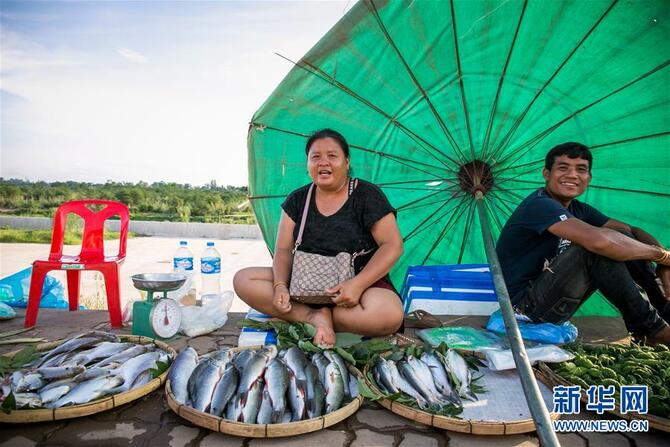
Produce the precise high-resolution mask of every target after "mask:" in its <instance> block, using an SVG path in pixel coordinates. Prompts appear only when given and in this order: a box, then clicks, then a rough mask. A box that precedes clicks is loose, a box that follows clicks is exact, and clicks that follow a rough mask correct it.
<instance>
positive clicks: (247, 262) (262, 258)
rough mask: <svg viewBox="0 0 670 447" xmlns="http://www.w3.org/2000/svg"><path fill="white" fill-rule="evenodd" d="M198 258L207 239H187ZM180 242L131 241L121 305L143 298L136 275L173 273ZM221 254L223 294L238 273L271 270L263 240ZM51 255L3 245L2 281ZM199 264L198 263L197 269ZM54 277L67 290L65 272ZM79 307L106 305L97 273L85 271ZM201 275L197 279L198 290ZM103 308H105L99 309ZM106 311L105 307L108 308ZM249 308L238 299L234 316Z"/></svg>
mask: <svg viewBox="0 0 670 447" xmlns="http://www.w3.org/2000/svg"><path fill="white" fill-rule="evenodd" d="M184 240H186V241H188V245H189V248H190V249H191V251H192V252H193V253H194V255H195V257H196V258H199V255H200V253H202V252H203V251H204V249H205V244H206V242H207V241H208V239H184ZM179 241H180V239H178V238H164V237H136V238H131V239H128V243H127V252H126V260H125V262H124V263H123V264H122V266H121V301H122V304H124V303H127V302H129V301H132V300H135V299H138V298H139V297H140V294H139V292H138V290H137V289H135V288H134V287H133V283H132V281H131V280H130V277H131V276H132V275H135V274H137V273H158V272H169V271H170V270H171V269H172V255H173V254H174V252H175V250H176V249H177V247H178V245H179ZM213 242H214V243H215V244H216V248H217V250H218V251H219V253H221V290H223V291H225V290H233V276H234V275H235V272H237V271H238V270H239V269H241V268H244V267H249V266H252V265H259V266H270V265H272V258H271V257H270V253H269V251H268V249H267V247H266V246H265V242H264V241H263V240H261V239H226V240H214V241H213ZM76 251H78V247H74V246H66V247H65V250H64V252H65V253H66V254H76ZM105 251H106V253H117V252H118V241H107V242H105ZM48 255H49V245H48V244H0V278H4V277H6V276H9V275H11V274H13V273H16V272H18V271H20V270H23V269H24V268H26V267H29V266H30V265H31V264H32V262H33V261H35V260H37V259H46V258H47V257H48ZM198 268H199V264H198V263H197V261H196V269H198ZM50 275H52V276H53V277H55V278H57V279H59V280H61V281H62V282H63V286H64V287H65V288H66V290H67V287H66V283H65V272H64V271H54V272H52V273H50ZM81 278H82V279H81V283H82V284H81V293H80V303H81V304H84V305H87V304H88V303H91V302H92V303H98V304H100V305H104V303H105V294H104V282H103V280H102V275H101V274H99V273H97V272H92V271H84V272H82V276H81ZM199 281H200V277H199V274H196V275H195V277H194V282H195V283H196V288H197V289H198V290H199ZM99 308H102V307H99ZM105 308H106V307H105ZM246 310H248V306H247V305H246V304H244V302H243V301H241V300H240V299H239V298H237V297H236V298H235V300H234V301H233V307H232V308H231V311H232V312H246Z"/></svg>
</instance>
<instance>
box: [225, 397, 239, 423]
mask: <svg viewBox="0 0 670 447" xmlns="http://www.w3.org/2000/svg"><path fill="white" fill-rule="evenodd" d="M241 418H242V405H241V403H240V396H239V394H236V395H235V396H233V398H232V399H231V400H230V401H229V402H228V406H226V419H228V420H231V421H240V419H241Z"/></svg>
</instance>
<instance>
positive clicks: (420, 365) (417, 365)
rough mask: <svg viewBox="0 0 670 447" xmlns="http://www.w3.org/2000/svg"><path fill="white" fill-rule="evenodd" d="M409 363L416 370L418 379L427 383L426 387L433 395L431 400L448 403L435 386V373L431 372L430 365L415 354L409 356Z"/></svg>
mask: <svg viewBox="0 0 670 447" xmlns="http://www.w3.org/2000/svg"><path fill="white" fill-rule="evenodd" d="M407 363H408V364H409V365H410V366H411V367H412V369H413V370H414V373H415V375H416V377H417V379H419V380H420V381H421V382H422V383H423V384H424V385H425V389H427V390H428V391H429V392H430V396H431V399H430V400H434V401H435V403H443V404H444V403H446V402H445V399H444V398H443V396H442V395H441V394H440V392H439V391H438V390H437V387H436V386H435V381H434V379H433V374H432V373H431V370H430V368H429V367H428V365H427V364H425V363H424V362H422V361H421V360H419V359H417V358H416V357H414V356H409V357H408V358H407Z"/></svg>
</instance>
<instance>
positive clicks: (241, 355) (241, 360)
mask: <svg viewBox="0 0 670 447" xmlns="http://www.w3.org/2000/svg"><path fill="white" fill-rule="evenodd" d="M253 355H254V351H253V350H251V349H245V350H243V351H240V352H238V353H237V355H236V356H235V357H234V358H233V363H234V364H235V367H236V368H237V370H238V371H239V372H240V374H244V367H245V366H246V365H247V362H248V361H249V359H250V358H251V357H252V356H253Z"/></svg>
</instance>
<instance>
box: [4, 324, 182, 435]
mask: <svg viewBox="0 0 670 447" xmlns="http://www.w3.org/2000/svg"><path fill="white" fill-rule="evenodd" d="M119 338H120V339H121V341H125V342H129V343H137V344H143V345H144V344H148V343H153V344H155V345H156V346H157V347H159V348H160V349H162V350H164V351H167V352H168V353H170V354H171V355H172V356H173V357H172V358H174V357H175V356H176V355H177V353H176V352H175V350H174V349H172V348H171V347H170V346H169V345H167V344H166V343H163V342H162V341H160V340H154V339H152V338H148V337H142V336H138V335H119ZM64 341H65V340H57V341H53V342H49V343H42V344H40V345H37V351H38V352H43V351H48V350H50V349H53V348H55V347H56V346H58V345H60V344H61V343H63V342H64ZM16 352H17V351H14V352H10V353H8V354H5V355H13V354H15V353H16ZM168 371H169V369H168V370H166V371H164V372H163V374H161V375H160V376H158V377H156V378H155V379H153V380H152V381H151V382H149V383H147V384H146V385H144V386H142V387H140V388H136V389H134V390H130V391H126V392H124V393H120V394H115V395H111V396H105V397H103V398H101V399H98V400H94V401H92V402H88V403H85V404H81V405H73V406H71V407H62V408H53V409H52V408H36V409H32V410H14V411H12V412H10V413H9V414H5V413H2V412H0V423H3V422H7V423H30V422H44V421H59V420H63V419H72V418H78V417H82V416H89V415H91V414H95V413H100V412H101V411H106V410H110V409H112V408H116V407H118V406H121V405H123V404H127V403H128V402H132V401H134V400H137V399H139V398H140V397H142V396H146V395H147V394H149V393H151V392H152V391H154V390H155V389H157V388H159V387H160V386H161V385H163V384H164V383H165V381H166V380H167V374H168Z"/></svg>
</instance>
